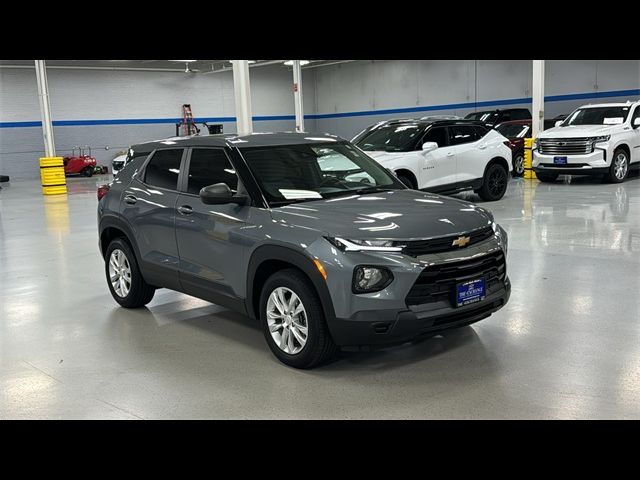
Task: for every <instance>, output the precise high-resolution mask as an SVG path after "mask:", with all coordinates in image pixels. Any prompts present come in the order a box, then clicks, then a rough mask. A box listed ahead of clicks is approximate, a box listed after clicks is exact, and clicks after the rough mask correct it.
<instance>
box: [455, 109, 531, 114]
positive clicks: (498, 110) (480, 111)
mask: <svg viewBox="0 0 640 480" xmlns="http://www.w3.org/2000/svg"><path fill="white" fill-rule="evenodd" d="M514 110H526V111H529V109H528V108H494V109H492V110H476V111H475V112H470V113H468V114H467V115H470V114H471V113H490V112H512V111H514Z"/></svg>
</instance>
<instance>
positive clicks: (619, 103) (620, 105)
mask: <svg viewBox="0 0 640 480" xmlns="http://www.w3.org/2000/svg"><path fill="white" fill-rule="evenodd" d="M638 103H640V101H635V102H624V103H622V102H616V103H594V104H589V105H582V106H581V107H580V108H598V107H632V106H633V105H637V104H638Z"/></svg>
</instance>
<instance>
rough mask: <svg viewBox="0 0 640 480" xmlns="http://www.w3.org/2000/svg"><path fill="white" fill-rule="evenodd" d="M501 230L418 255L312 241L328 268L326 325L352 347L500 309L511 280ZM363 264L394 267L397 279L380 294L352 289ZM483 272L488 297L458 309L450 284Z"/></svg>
mask: <svg viewBox="0 0 640 480" xmlns="http://www.w3.org/2000/svg"><path fill="white" fill-rule="evenodd" d="M498 229H499V230H498V232H499V234H496V235H494V236H492V237H490V238H489V239H487V240H484V241H481V242H479V243H476V244H474V245H471V246H468V247H465V248H462V249H460V250H455V251H447V252H441V253H431V254H427V255H422V256H418V257H412V256H408V255H404V254H395V253H364V252H346V253H342V252H339V251H338V250H337V249H335V248H333V247H331V245H330V244H329V242H327V241H326V240H324V239H323V240H322V241H321V242H314V244H312V245H311V246H310V250H311V251H312V252H313V253H312V254H313V255H314V257H315V258H319V259H320V260H321V262H322V263H323V265H324V268H325V270H326V271H327V280H326V284H327V287H328V290H329V295H330V297H331V302H332V304H333V311H334V312H335V314H333V315H328V316H327V325H328V327H329V330H330V332H331V335H332V337H333V339H334V341H335V342H336V344H338V345H340V346H342V347H352V346H369V345H390V344H396V343H403V342H405V341H407V340H410V339H412V338H416V337H419V336H421V335H424V334H429V333H433V332H437V331H441V330H444V329H448V328H453V327H458V326H462V325H468V324H471V323H474V322H477V321H478V320H482V319H483V318H486V317H488V316H490V315H491V314H492V313H494V312H496V311H497V310H499V309H500V308H502V307H503V306H504V305H505V304H506V303H507V301H508V300H509V296H510V293H511V283H510V281H509V278H508V276H507V271H506V269H507V266H506V252H507V235H506V232H505V231H504V230H503V229H502V228H500V227H499V226H498ZM327 245H329V247H330V248H329V251H327V249H326V246H327ZM332 257H333V258H332ZM364 264H366V265H375V266H383V267H385V268H387V269H389V270H391V272H392V273H393V276H394V280H393V282H392V283H391V284H390V285H389V286H387V287H386V288H385V289H384V290H382V291H379V292H375V293H369V294H354V293H352V291H351V282H352V272H353V268H355V266H356V265H364ZM498 272H500V273H499V275H498ZM479 275H482V276H484V277H485V278H486V281H487V287H486V288H487V293H486V298H485V299H484V300H482V301H480V302H477V303H474V304H471V305H466V306H463V307H455V306H454V302H453V299H452V298H450V294H452V293H453V291H452V290H451V286H452V285H453V284H455V283H456V282H459V281H464V280H466V279H472V278H473V277H477V276H479ZM462 277H464V280H461V278H462ZM425 295H426V296H425ZM423 300H424V301H423Z"/></svg>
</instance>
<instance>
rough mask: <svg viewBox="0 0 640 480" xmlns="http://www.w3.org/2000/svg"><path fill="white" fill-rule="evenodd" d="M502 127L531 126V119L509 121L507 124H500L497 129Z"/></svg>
mask: <svg viewBox="0 0 640 480" xmlns="http://www.w3.org/2000/svg"><path fill="white" fill-rule="evenodd" d="M500 125H529V126H531V119H524V120H507V121H506V122H500V123H499V124H498V125H496V127H499V126H500Z"/></svg>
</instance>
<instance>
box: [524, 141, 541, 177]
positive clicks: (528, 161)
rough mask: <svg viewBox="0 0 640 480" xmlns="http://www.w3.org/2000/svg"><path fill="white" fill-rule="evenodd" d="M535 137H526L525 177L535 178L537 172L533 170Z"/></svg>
mask: <svg viewBox="0 0 640 480" xmlns="http://www.w3.org/2000/svg"><path fill="white" fill-rule="evenodd" d="M532 147H533V138H525V139H524V178H526V179H529V180H535V179H537V178H538V177H536V172H534V171H533V152H532V150H531V148H532Z"/></svg>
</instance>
